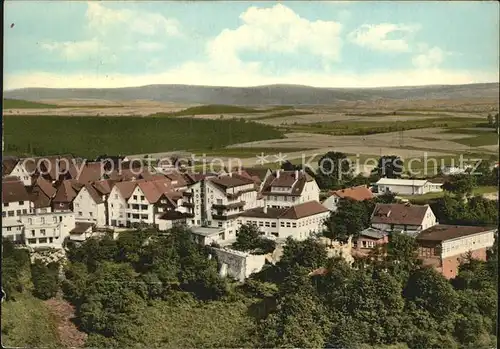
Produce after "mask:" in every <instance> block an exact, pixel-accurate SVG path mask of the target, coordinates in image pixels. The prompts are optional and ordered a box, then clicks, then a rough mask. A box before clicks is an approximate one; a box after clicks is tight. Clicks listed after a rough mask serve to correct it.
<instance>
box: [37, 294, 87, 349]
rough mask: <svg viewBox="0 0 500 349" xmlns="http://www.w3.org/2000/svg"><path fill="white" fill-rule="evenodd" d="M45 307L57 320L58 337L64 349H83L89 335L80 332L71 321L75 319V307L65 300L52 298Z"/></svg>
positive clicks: (46, 302)
mask: <svg viewBox="0 0 500 349" xmlns="http://www.w3.org/2000/svg"><path fill="white" fill-rule="evenodd" d="M44 303H45V305H46V306H47V309H48V310H49V311H50V312H51V313H52V315H53V316H54V318H55V320H56V327H57V335H58V336H59V341H60V343H61V346H62V347H64V348H83V347H84V345H85V340H86V339H87V334H86V333H85V332H81V331H79V330H78V328H77V327H76V325H75V324H74V323H73V322H72V321H71V319H73V318H74V317H75V309H74V307H73V306H72V305H71V304H70V303H68V302H67V301H65V300H62V299H56V298H52V299H49V300H46V301H45V302H44Z"/></svg>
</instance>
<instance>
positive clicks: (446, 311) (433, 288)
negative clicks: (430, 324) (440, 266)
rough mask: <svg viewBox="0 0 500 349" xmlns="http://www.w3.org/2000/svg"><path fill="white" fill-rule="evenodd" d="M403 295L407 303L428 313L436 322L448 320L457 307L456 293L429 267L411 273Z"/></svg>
mask: <svg viewBox="0 0 500 349" xmlns="http://www.w3.org/2000/svg"><path fill="white" fill-rule="evenodd" d="M403 295H404V297H405V299H406V300H407V302H411V303H414V304H415V305H416V306H417V307H418V308H422V309H424V310H426V311H428V312H429V313H430V314H431V316H432V317H433V318H434V319H436V320H437V321H444V320H445V319H446V320H449V319H450V316H451V315H452V314H453V313H454V312H455V310H456V308H457V305H458V297H457V293H456V291H455V290H454V289H453V287H452V286H451V284H450V283H449V282H448V281H447V280H446V279H445V278H444V276H443V275H441V274H440V273H438V272H437V271H436V270H434V268H430V267H426V268H419V269H415V270H413V271H412V272H411V274H410V277H409V279H408V282H407V283H406V286H405V289H404V291H403Z"/></svg>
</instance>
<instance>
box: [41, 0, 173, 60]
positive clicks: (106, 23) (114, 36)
mask: <svg viewBox="0 0 500 349" xmlns="http://www.w3.org/2000/svg"><path fill="white" fill-rule="evenodd" d="M87 6H88V7H87V12H86V17H87V19H88V24H87V28H86V34H87V36H88V39H85V40H81V41H71V42H44V43H42V45H41V47H42V49H44V50H47V51H50V52H55V53H58V54H59V55H60V56H61V57H63V58H65V59H68V60H85V59H89V57H92V56H93V55H98V56H99V55H102V54H103V53H106V54H110V53H111V52H117V51H125V50H131V49H133V50H141V51H158V50H161V49H162V48H163V47H164V46H163V43H162V41H163V40H164V39H165V37H168V36H177V35H180V31H179V23H178V22H177V20H175V19H169V18H165V17H163V16H162V15H160V14H158V13H150V12H145V11H132V10H129V9H110V8H107V7H105V6H103V5H102V4H100V3H98V2H89V3H87ZM145 36H146V37H148V38H147V41H143V40H144V37H145ZM108 61H109V59H108Z"/></svg>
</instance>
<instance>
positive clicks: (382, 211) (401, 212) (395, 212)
mask: <svg viewBox="0 0 500 349" xmlns="http://www.w3.org/2000/svg"><path fill="white" fill-rule="evenodd" d="M428 209H429V205H408V204H377V205H376V206H375V209H374V210H373V213H372V217H371V222H372V224H373V223H379V224H407V225H421V224H422V221H423V220H424V218H425V213H426V212H427V210H428Z"/></svg>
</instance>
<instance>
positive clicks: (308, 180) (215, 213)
mask: <svg viewBox="0 0 500 349" xmlns="http://www.w3.org/2000/svg"><path fill="white" fill-rule="evenodd" d="M29 160H30V161H26V159H22V158H4V159H3V163H2V176H3V179H2V193H3V195H2V218H3V219H2V235H3V237H4V238H7V239H10V240H12V241H13V242H15V243H16V244H17V246H19V247H22V248H27V249H29V250H30V251H31V252H33V253H35V252H36V251H40V250H52V251H59V252H60V251H64V249H65V247H66V245H67V243H68V242H73V243H77V244H78V243H81V242H83V241H85V240H87V239H90V238H99V237H102V236H106V235H109V234H111V236H114V237H115V238H116V237H117V236H119V234H120V233H121V232H124V231H130V230H133V229H144V228H152V229H155V230H156V231H158V232H159V233H168V231H169V230H170V229H172V228H173V227H176V226H184V227H186V228H188V229H189V230H190V232H191V234H192V239H193V240H194V241H196V242H197V243H199V244H202V245H209V246H211V247H212V248H213V249H214V252H215V254H216V255H217V257H218V259H219V264H220V273H221V275H222V276H226V275H227V276H230V277H233V278H236V279H238V280H240V281H243V280H244V279H245V278H247V277H249V276H250V275H251V274H252V273H255V272H259V271H260V270H262V268H263V267H264V265H265V264H266V263H272V264H274V263H276V262H277V261H279V258H280V251H282V249H283V245H284V244H285V243H286V240H287V238H292V239H294V240H297V241H303V240H306V239H308V238H315V239H318V240H320V241H322V242H324V245H325V248H326V249H327V250H328V251H329V255H338V256H341V257H342V258H344V259H345V260H346V261H348V262H350V263H352V261H353V257H356V256H360V255H367V254H368V253H369V252H370V250H372V249H373V248H375V247H376V246H380V245H384V244H386V243H388V241H389V238H390V235H391V233H393V232H397V233H402V234H406V235H410V236H412V237H414V238H415V240H416V242H417V244H418V253H419V258H420V259H421V260H422V261H423V264H424V265H432V266H433V267H435V268H436V270H438V271H439V272H440V273H442V274H443V275H444V276H445V277H446V278H448V279H450V278H454V277H455V276H456V275H457V273H458V268H459V265H460V263H461V262H462V261H463V260H464V259H465V258H466V257H467V256H470V255H472V256H473V257H474V258H477V259H480V260H486V250H487V249H489V248H491V247H492V246H493V244H494V241H495V236H496V234H497V228H496V227H488V226H470V225H446V224H440V223H439V222H438V220H437V219H436V216H435V214H434V212H433V211H432V209H431V207H430V206H429V205H427V204H425V205H417V204H411V203H409V202H407V200H406V202H405V200H400V201H399V202H394V203H377V204H376V205H375V207H374V209H373V212H372V213H371V217H370V222H369V225H370V226H369V227H368V228H366V229H364V230H362V231H359V232H357V234H356V236H355V239H351V238H349V239H348V241H331V239H330V240H329V239H327V238H326V237H325V236H322V235H323V234H322V232H323V230H324V229H325V222H326V221H327V220H328V218H329V217H330V215H331V214H332V212H335V211H336V210H337V208H338V205H339V203H340V202H341V201H342V200H346V199H349V200H354V201H364V200H371V199H373V198H375V197H376V196H380V195H385V194H388V193H392V194H395V195H412V194H426V193H429V192H431V193H432V192H440V191H442V190H443V189H442V188H441V186H442V183H432V182H431V181H428V180H410V179H398V178H381V179H380V180H378V181H377V182H376V183H374V186H373V187H372V188H370V187H368V186H367V185H359V186H353V187H347V188H344V189H339V190H330V191H328V192H327V195H326V196H325V195H322V197H321V200H320V188H319V186H318V184H317V183H316V180H315V179H314V178H313V177H312V176H311V175H310V174H308V173H307V172H306V171H304V170H303V169H301V170H292V171H290V170H282V169H281V170H271V169H266V168H263V167H259V168H257V167H255V168H243V169H238V170H236V171H235V170H230V171H220V172H219V173H203V174H200V173H194V172H189V171H187V170H186V169H184V168H182V169H181V168H177V167H166V168H158V167H156V168H155V167H140V168H138V167H134V165H133V161H130V159H126V158H120V159H119V160H120V167H121V168H119V169H114V165H115V164H114V163H112V162H113V161H115V162H116V161H117V160H118V158H117V157H110V158H108V159H107V160H102V159H101V160H100V161H93V162H85V163H81V164H80V167H79V171H77V168H78V159H76V158H74V157H72V156H70V155H61V156H48V157H43V158H31V159H29ZM103 161H109V162H110V163H109V164H104V165H103ZM122 161H123V162H122ZM111 165H112V167H113V170H112V171H105V172H106V173H104V171H103V168H109V167H110V166H111ZM61 169H62V170H63V171H61ZM250 225H251V226H254V227H255V228H256V229H258V231H259V233H260V235H261V236H262V237H263V238H265V239H268V240H272V241H274V242H275V243H276V249H275V251H273V252H271V253H269V254H267V255H253V254H251V253H248V252H241V251H236V250H234V249H232V244H234V243H235V242H236V240H237V236H238V232H239V231H240V228H241V227H242V226H250Z"/></svg>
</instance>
